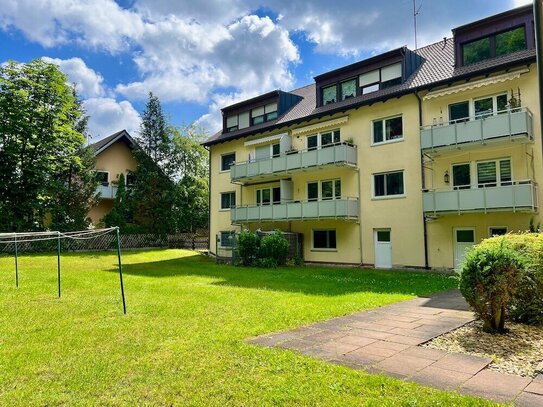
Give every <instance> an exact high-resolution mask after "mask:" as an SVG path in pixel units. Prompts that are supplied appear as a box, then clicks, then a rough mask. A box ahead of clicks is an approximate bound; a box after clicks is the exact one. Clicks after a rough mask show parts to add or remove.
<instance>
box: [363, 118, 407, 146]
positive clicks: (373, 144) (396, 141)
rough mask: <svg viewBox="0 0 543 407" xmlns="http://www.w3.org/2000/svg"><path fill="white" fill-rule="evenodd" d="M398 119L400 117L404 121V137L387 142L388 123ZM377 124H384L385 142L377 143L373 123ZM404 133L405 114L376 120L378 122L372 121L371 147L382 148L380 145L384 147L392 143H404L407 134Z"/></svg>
mask: <svg viewBox="0 0 543 407" xmlns="http://www.w3.org/2000/svg"><path fill="white" fill-rule="evenodd" d="M398 117H400V118H401V119H402V137H398V138H394V139H390V140H386V139H385V138H386V121H387V120H390V119H397V118H398ZM375 122H382V123H383V141H378V142H375V135H374V127H373V123H375ZM404 133H405V132H404V122H403V114H397V115H394V116H388V117H384V118H382V119H376V120H372V121H371V145H372V146H380V145H383V144H391V143H398V142H400V141H404V140H405V134H404Z"/></svg>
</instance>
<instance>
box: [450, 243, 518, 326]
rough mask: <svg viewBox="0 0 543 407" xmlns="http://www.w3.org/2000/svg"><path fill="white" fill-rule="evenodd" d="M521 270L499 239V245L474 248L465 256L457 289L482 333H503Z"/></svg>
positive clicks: (507, 247)
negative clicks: (475, 315)
mask: <svg viewBox="0 0 543 407" xmlns="http://www.w3.org/2000/svg"><path fill="white" fill-rule="evenodd" d="M523 269H524V263H523V259H522V257H521V255H520V254H519V253H517V252H515V251H514V250H513V249H512V248H511V246H510V245H509V244H508V242H507V241H506V240H505V239H504V238H503V237H502V238H501V242H500V244H497V245H496V244H491V245H488V244H486V245H485V244H481V245H477V246H474V247H473V248H472V249H471V250H470V251H469V252H468V253H467V254H466V260H465V262H464V265H463V267H462V271H461V274H460V286H459V288H460V291H461V292H462V295H463V296H464V298H465V299H466V301H467V302H468V304H469V305H470V306H471V307H472V308H473V310H474V311H475V313H476V314H477V315H478V317H479V318H481V319H482V321H483V330H484V331H486V332H504V330H505V317H506V313H507V310H508V309H509V307H510V306H511V302H512V298H513V296H514V295H515V291H516V290H517V287H518V285H519V282H520V279H521V273H522V271H523Z"/></svg>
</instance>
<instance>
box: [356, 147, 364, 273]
mask: <svg viewBox="0 0 543 407" xmlns="http://www.w3.org/2000/svg"><path fill="white" fill-rule="evenodd" d="M356 154H358V148H357V149H356ZM357 162H358V160H357ZM356 173H357V174H358V238H359V242H360V244H359V246H360V265H361V266H362V265H363V264H364V256H363V255H362V195H360V167H359V168H357V169H356Z"/></svg>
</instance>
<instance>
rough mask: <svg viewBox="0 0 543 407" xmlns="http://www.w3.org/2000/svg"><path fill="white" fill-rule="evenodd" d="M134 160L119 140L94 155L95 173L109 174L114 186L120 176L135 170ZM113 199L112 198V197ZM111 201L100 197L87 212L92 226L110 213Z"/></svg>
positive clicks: (130, 152)
mask: <svg viewBox="0 0 543 407" xmlns="http://www.w3.org/2000/svg"><path fill="white" fill-rule="evenodd" d="M136 165H137V163H136V159H135V158H134V154H133V153H132V149H131V148H130V147H129V146H128V145H127V144H126V143H125V142H124V141H122V140H119V141H117V142H115V143H113V144H112V145H110V146H109V147H107V148H106V149H104V150H103V151H101V152H100V153H99V154H97V155H96V166H95V169H96V171H104V172H107V173H109V182H110V184H111V185H113V186H115V185H116V184H117V183H118V182H119V177H120V175H121V174H124V176H125V178H126V175H127V174H128V173H129V172H131V171H134V170H135V169H136ZM113 198H114V197H113ZM112 207H113V199H111V197H107V198H106V197H101V198H100V200H99V202H98V204H97V205H96V206H94V207H93V208H92V209H91V210H90V212H89V218H90V219H91V220H92V223H93V225H95V226H96V225H100V223H101V221H102V218H103V217H104V216H105V215H106V214H107V213H109V211H111V208H112Z"/></svg>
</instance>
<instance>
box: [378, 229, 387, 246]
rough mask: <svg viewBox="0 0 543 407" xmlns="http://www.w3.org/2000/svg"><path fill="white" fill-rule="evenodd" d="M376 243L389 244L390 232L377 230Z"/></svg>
mask: <svg viewBox="0 0 543 407" xmlns="http://www.w3.org/2000/svg"><path fill="white" fill-rule="evenodd" d="M376 232H377V241H378V242H383V243H390V230H377V231H376Z"/></svg>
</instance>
